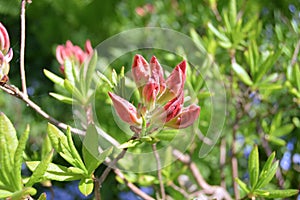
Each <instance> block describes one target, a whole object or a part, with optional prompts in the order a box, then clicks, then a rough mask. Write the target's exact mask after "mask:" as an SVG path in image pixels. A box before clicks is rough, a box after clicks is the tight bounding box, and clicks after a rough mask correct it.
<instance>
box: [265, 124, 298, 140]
mask: <svg viewBox="0 0 300 200" xmlns="http://www.w3.org/2000/svg"><path fill="white" fill-rule="evenodd" d="M293 129H294V124H286V125H283V126H281V127H279V128H277V129H276V130H274V131H273V132H271V133H270V134H271V135H273V136H276V137H282V136H285V135H287V134H289V133H291V132H292V131H293Z"/></svg>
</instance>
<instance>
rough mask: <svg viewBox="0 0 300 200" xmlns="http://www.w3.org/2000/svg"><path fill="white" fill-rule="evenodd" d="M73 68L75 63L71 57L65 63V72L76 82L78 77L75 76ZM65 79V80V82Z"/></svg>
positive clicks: (67, 76)
mask: <svg viewBox="0 0 300 200" xmlns="http://www.w3.org/2000/svg"><path fill="white" fill-rule="evenodd" d="M73 68H74V67H73V63H72V62H71V61H70V60H69V59H67V60H65V63H64V72H65V76H66V79H67V80H68V81H69V82H70V83H72V84H75V79H76V77H74V73H73ZM75 75H76V74H75ZM66 79H65V80H66ZM65 80H64V82H65ZM64 85H65V83H64Z"/></svg>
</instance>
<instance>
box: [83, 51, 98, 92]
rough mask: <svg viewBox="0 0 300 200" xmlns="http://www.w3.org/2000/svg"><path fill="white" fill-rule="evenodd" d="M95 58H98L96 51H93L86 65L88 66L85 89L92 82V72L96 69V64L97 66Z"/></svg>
mask: <svg viewBox="0 0 300 200" xmlns="http://www.w3.org/2000/svg"><path fill="white" fill-rule="evenodd" d="M97 60H98V55H97V51H94V53H93V56H92V58H91V60H90V62H89V65H88V68H87V70H86V76H85V77H86V80H85V81H86V86H87V89H89V88H90V86H91V83H92V80H93V76H94V73H95V69H96V66H97Z"/></svg>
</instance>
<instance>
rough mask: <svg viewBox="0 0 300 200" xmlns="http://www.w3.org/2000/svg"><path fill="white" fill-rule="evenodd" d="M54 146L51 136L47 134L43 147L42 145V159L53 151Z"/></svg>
mask: <svg viewBox="0 0 300 200" xmlns="http://www.w3.org/2000/svg"><path fill="white" fill-rule="evenodd" d="M51 149H52V145H51V141H50V138H49V135H48V134H47V135H46V136H45V138H44V141H43V145H42V152H41V158H42V159H43V158H45V157H46V156H47V154H48V153H49V152H50V151H51Z"/></svg>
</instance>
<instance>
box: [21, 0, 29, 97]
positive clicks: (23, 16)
mask: <svg viewBox="0 0 300 200" xmlns="http://www.w3.org/2000/svg"><path fill="white" fill-rule="evenodd" d="M25 10H26V0H22V5H21V46H20V73H21V82H22V91H23V94H24V95H25V97H27V96H28V95H27V87H26V76H25Z"/></svg>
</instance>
